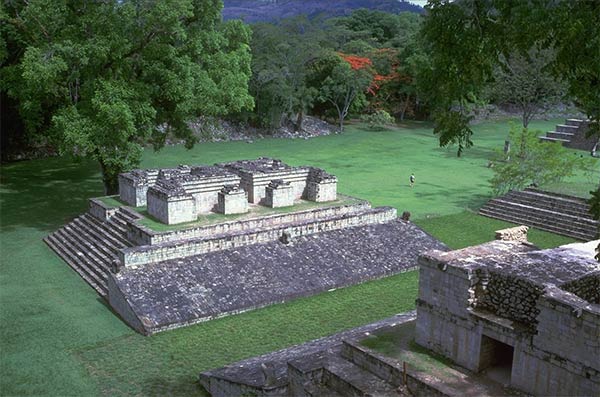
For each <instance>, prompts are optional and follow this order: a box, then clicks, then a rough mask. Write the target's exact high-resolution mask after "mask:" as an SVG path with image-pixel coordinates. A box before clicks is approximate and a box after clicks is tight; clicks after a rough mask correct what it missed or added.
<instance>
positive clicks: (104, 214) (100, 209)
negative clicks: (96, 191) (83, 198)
mask: <svg viewBox="0 0 600 397" xmlns="http://www.w3.org/2000/svg"><path fill="white" fill-rule="evenodd" d="M89 203H90V208H89V210H88V212H89V213H90V214H91V215H92V216H93V217H94V218H96V219H98V220H100V221H102V222H104V221H107V220H109V219H110V217H111V216H113V215H114V214H115V212H117V211H118V208H111V207H109V206H108V205H106V204H104V203H103V202H102V201H101V200H98V199H95V198H91V199H90V200H89Z"/></svg>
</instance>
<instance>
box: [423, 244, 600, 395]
mask: <svg viewBox="0 0 600 397" xmlns="http://www.w3.org/2000/svg"><path fill="white" fill-rule="evenodd" d="M419 264H420V276H419V298H418V300H417V328H416V341H417V343H419V344H421V345H422V346H425V347H427V348H429V349H431V350H433V351H434V352H437V353H439V354H442V355H444V356H446V357H448V358H450V359H451V360H452V361H454V362H456V363H458V364H459V365H460V366H462V367H464V368H467V369H469V370H471V371H473V372H481V371H498V372H503V373H504V382H505V383H507V384H510V386H512V387H514V388H516V389H519V390H522V391H524V392H526V393H530V394H533V395H581V396H584V395H585V396H588V395H589V396H592V395H598V394H599V393H600V305H599V303H600V301H599V299H598V297H599V291H600V284H599V282H600V265H599V264H598V263H597V262H596V261H595V260H594V259H593V257H592V255H584V254H583V253H582V252H581V251H579V250H577V249H574V248H572V247H568V246H567V247H562V248H560V247H559V248H556V249H549V250H542V251H540V250H537V249H536V248H535V247H533V246H531V245H530V244H527V243H522V242H510V241H496V242H491V243H486V244H482V245H479V246H475V247H469V248H465V249H462V250H457V251H452V252H435V251H434V252H430V253H428V254H426V255H424V256H423V257H421V259H420V260H419Z"/></svg>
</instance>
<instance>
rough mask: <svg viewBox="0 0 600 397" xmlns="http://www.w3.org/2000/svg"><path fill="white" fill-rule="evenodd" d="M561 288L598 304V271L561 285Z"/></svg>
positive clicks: (599, 290) (599, 281) (599, 285)
mask: <svg viewBox="0 0 600 397" xmlns="http://www.w3.org/2000/svg"><path fill="white" fill-rule="evenodd" d="M561 289H563V290H565V291H567V292H570V293H572V294H575V295H577V296H578V297H580V298H581V299H583V300H586V301H588V302H589V303H593V304H596V305H599V304H600V271H598V272H594V273H591V274H588V275H586V276H584V277H581V278H580V279H578V280H574V281H571V282H569V283H566V284H564V285H562V286H561Z"/></svg>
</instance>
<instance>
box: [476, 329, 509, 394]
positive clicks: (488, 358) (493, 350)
mask: <svg viewBox="0 0 600 397" xmlns="http://www.w3.org/2000/svg"><path fill="white" fill-rule="evenodd" d="M514 352H515V349H514V347H512V346H511V345H507V344H506V343H503V342H500V341H499V340H496V339H494V338H490V337H489V336H486V335H482V336H481V350H480V353H479V371H484V372H485V374H486V376H487V377H488V378H490V379H492V380H495V381H496V382H499V383H502V384H503V385H507V386H508V385H510V374H511V372H512V365H513V356H514Z"/></svg>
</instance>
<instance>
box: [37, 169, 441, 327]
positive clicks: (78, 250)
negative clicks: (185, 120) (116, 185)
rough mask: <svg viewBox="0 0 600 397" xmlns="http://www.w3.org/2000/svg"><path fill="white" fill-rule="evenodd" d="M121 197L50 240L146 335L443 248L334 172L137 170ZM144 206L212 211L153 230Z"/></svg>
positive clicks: (345, 280)
mask: <svg viewBox="0 0 600 397" xmlns="http://www.w3.org/2000/svg"><path fill="white" fill-rule="evenodd" d="M120 199H121V202H124V203H127V204H128V205H126V204H123V205H119V206H116V205H114V203H115V202H117V201H116V199H115V198H112V199H110V200H108V201H109V202H112V204H113V205H109V204H106V202H107V199H91V200H90V210H89V212H88V213H86V214H83V215H81V216H80V217H78V218H76V219H75V220H73V221H72V222H70V223H69V224H67V225H65V226H64V227H63V228H61V229H59V230H58V231H56V232H55V233H52V234H51V235H50V236H48V237H47V238H46V239H45V241H46V243H47V244H48V245H49V246H50V247H51V248H52V249H53V250H54V251H55V252H56V253H57V254H58V255H60V256H61V257H62V258H63V259H64V260H65V261H66V262H67V263H68V264H69V265H70V266H71V267H72V268H73V269H74V270H76V271H77V272H78V273H79V274H80V275H81V276H82V277H83V278H84V279H85V280H86V281H87V282H88V283H89V284H90V285H91V286H92V287H94V288H95V289H96V290H97V291H98V292H99V293H100V294H101V295H102V296H103V297H105V298H106V299H107V300H108V302H109V303H110V305H111V307H112V308H113V309H114V310H115V311H116V312H117V313H118V314H119V315H120V316H121V317H122V318H123V319H124V320H125V321H126V322H127V323H128V324H129V325H130V326H131V327H133V328H134V329H136V330H138V331H139V332H141V333H144V334H152V333H155V332H158V331H162V330H167V329H171V328H176V327H181V326H185V325H189V324H193V323H197V322H200V321H206V320H209V319H212V318H216V317H220V316H223V315H227V314H232V313H237V312H241V311H244V310H249V309H253V308H257V307H261V306H265V305H269V304H273V303H279V302H284V301H287V300H289V299H293V298H296V297H301V296H307V295H311V294H315V293H318V292H322V291H326V290H329V289H332V288H338V287H344V286H349V285H352V284H356V283H360V282H363V281H366V280H370V279H375V278H380V277H384V276H388V275H392V274H396V273H399V272H403V271H406V270H409V269H415V268H416V266H417V258H418V256H419V254H421V253H423V252H425V251H427V250H430V249H433V248H437V249H444V248H445V247H444V245H443V244H441V243H439V242H438V241H437V240H435V239H434V238H433V237H431V236H429V235H428V234H426V233H425V232H423V231H422V230H421V229H419V228H418V227H417V226H415V225H414V224H412V223H410V222H408V221H403V220H400V219H398V218H397V216H396V210H395V209H394V208H389V207H381V208H371V205H370V204H369V203H368V202H366V201H364V200H360V199H356V198H351V197H347V196H342V195H338V194H337V179H336V177H335V176H333V175H330V174H328V173H327V172H325V171H323V170H320V169H317V168H314V167H290V166H288V165H286V164H284V163H282V162H281V161H277V160H272V159H265V158H260V159H258V160H249V161H237V162H232V163H223V164H217V165H215V166H193V167H189V166H179V167H177V168H173V169H163V170H136V171H133V172H130V173H126V174H123V175H121V177H120ZM300 200H301V201H300ZM300 202H301V203H302V205H303V207H296V208H297V209H295V208H294V206H296V205H298V204H299V203H300ZM144 205H145V206H146V210H147V212H148V213H149V214H150V215H151V216H152V217H153V218H155V219H159V220H162V221H166V223H169V224H173V223H179V222H187V221H195V220H196V218H197V216H198V215H207V214H210V216H207V217H205V218H204V220H203V221H197V222H191V223H186V224H182V225H177V226H168V227H167V226H162V225H159V226H162V227H160V228H157V229H152V228H150V227H149V226H147V225H148V219H146V217H145V211H144V208H143V207H142V206H144ZM265 206H266V207H271V208H272V209H266V208H264V207H265ZM279 207H286V208H285V210H283V211H281V210H278V208H279ZM307 207H309V208H310V209H306V208H307ZM225 215H227V216H225ZM150 224H152V222H150Z"/></svg>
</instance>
